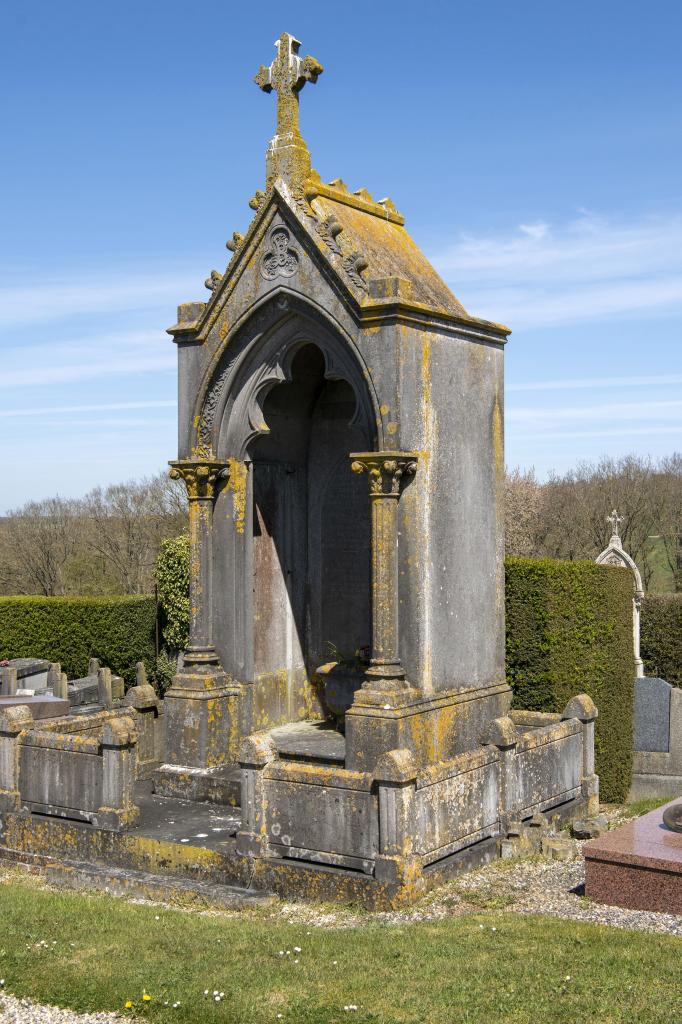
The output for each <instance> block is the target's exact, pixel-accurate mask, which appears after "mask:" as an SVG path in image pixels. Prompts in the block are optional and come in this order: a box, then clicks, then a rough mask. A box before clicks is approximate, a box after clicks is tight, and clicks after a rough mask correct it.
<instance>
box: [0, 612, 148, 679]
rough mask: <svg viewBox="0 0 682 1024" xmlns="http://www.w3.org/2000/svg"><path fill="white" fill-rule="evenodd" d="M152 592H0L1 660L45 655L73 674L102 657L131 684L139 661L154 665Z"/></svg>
mask: <svg viewBox="0 0 682 1024" xmlns="http://www.w3.org/2000/svg"><path fill="white" fill-rule="evenodd" d="M155 628H156V602H155V600H154V598H153V597H0V660H1V659H4V658H47V659H48V660H49V661H59V662H61V666H62V671H64V672H66V674H67V675H68V677H69V679H75V678H78V677H80V676H84V675H85V674H86V672H87V668H88V659H89V658H99V660H100V661H101V663H102V664H103V665H107V666H108V667H109V668H111V669H112V671H113V672H115V673H117V674H118V675H121V676H123V678H124V679H125V681H126V682H127V683H129V684H131V683H134V681H135V663H136V662H137V661H144V663H145V665H146V667H147V671H148V672H153V669H154V665H155V661H156V658H155Z"/></svg>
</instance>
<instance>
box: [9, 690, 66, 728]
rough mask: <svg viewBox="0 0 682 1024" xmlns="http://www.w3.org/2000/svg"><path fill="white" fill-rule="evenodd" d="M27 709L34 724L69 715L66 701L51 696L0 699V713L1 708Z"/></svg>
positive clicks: (47, 694)
mask: <svg viewBox="0 0 682 1024" xmlns="http://www.w3.org/2000/svg"><path fill="white" fill-rule="evenodd" d="M16 707H28V708H30V709H31V715H32V716H33V720H34V721H36V722H39V721H42V720H43V719H45V718H61V716H62V715H68V714H69V702H68V700H61V699H60V698H59V697H53V696H52V695H51V694H49V693H46V694H41V695H40V696H36V697H0V711H2V709H3V708H16Z"/></svg>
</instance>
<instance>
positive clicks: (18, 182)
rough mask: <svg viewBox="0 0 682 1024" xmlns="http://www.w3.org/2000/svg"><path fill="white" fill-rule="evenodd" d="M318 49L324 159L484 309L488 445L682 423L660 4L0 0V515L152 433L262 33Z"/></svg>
mask: <svg viewBox="0 0 682 1024" xmlns="http://www.w3.org/2000/svg"><path fill="white" fill-rule="evenodd" d="M284 30H286V31H289V32H292V33H294V34H295V35H297V36H298V38H299V39H301V40H302V43H303V46H302V52H303V53H311V54H313V56H315V57H317V58H318V60H320V61H321V62H322V64H323V65H324V66H325V72H324V74H323V75H322V76H321V78H320V79H319V81H318V83H317V85H316V86H314V87H310V86H309V87H307V88H306V89H305V91H304V93H303V96H302V115H301V124H302V130H303V134H304V136H305V138H306V140H307V142H308V144H309V146H310V148H311V151H312V154H313V162H314V166H315V167H316V168H317V169H318V170H319V171H320V173H321V174H322V176H323V178H324V179H325V180H331V179H332V178H335V177H343V178H344V180H345V181H346V182H348V184H349V185H350V186H351V187H352V188H359V187H361V186H364V187H366V188H368V189H369V190H370V191H371V192H372V193H373V194H374V195H376V196H384V195H390V196H391V197H392V198H393V200H394V201H395V203H396V205H397V206H398V208H399V209H400V210H401V211H402V212H404V213H405V214H406V217H407V227H408V229H409V230H410V231H411V233H412V235H413V236H414V238H415V239H416V240H417V242H418V243H419V244H420V245H421V246H422V247H423V248H424V250H425V251H426V253H427V255H428V256H429V257H430V258H431V259H432V261H433V262H434V264H435V266H436V267H437V268H438V269H439V271H440V272H441V274H442V275H443V277H444V278H445V279H446V280H447V281H448V283H449V284H450V285H451V287H452V288H453V290H454V291H455V293H456V294H457V296H458V297H459V298H460V300H461V301H462V302H463V303H464V305H465V306H466V308H467V309H469V310H470V311H471V312H473V313H476V314H479V315H481V316H485V317H489V318H492V319H495V320H499V321H502V322H504V323H507V324H509V325H510V326H511V327H512V329H513V332H514V333H513V335H512V338H511V340H510V343H509V345H508V347H507V369H506V373H507V412H506V428H507V462H508V464H509V465H517V464H518V465H521V466H523V467H531V466H533V467H535V469H536V471H537V472H538V475H539V476H540V477H543V476H544V475H545V474H546V473H547V472H548V471H549V470H551V469H552V468H554V469H557V470H563V469H566V468H569V467H570V466H572V465H574V464H575V463H576V462H577V461H578V460H580V459H596V458H598V457H599V456H600V455H602V454H613V455H618V454H623V453H626V452H636V453H639V454H648V453H650V454H652V455H654V456H658V455H662V454H666V453H668V452H671V451H674V450H679V449H680V448H681V447H682V388H681V387H680V385H681V384H682V355H681V354H680V353H681V342H682V197H681V194H680V184H681V182H682V167H681V165H682V160H681V157H682V62H681V61H680V58H679V39H680V37H681V34H682V5H680V4H679V3H678V2H677V0H669V2H659V0H653V2H651V3H649V4H648V5H646V8H642V6H641V3H637V4H635V3H632V2H629V0H619V2H617V3H616V2H612V0H599V3H594V2H591V3H586V2H583V0H573V2H571V3H569V2H567V0H565V2H564V0H558V2H555V3H547V2H543V3H540V2H537V3H535V2H526V0H519V2H517V3H515V4H510V3H508V2H507V3H500V2H490V3H483V2H478V3H470V2H461V3H458V4H451V3H442V4H441V3H435V2H433V0H422V2H421V3H419V4H414V3H404V2H402V0H393V2H387V0H379V2H375V3H372V4H370V3H366V2H365V3H362V4H361V3H356V2H354V0H349V2H348V0H347V2H346V3H344V4H343V5H339V4H320V3H319V2H317V3H294V2H291V3H288V4H282V3H273V2H271V0H261V2H260V3H259V4H258V5H253V6H246V5H237V4H236V3H232V4H231V3H227V2H225V0H223V2H222V3H216V4H212V5H208V6H206V5H205V4H196V3H190V2H189V0H185V2H176V0H164V2H163V3H161V2H150V0H148V2H140V0H137V2H135V3H132V2H129V0H117V2H116V3H115V4H104V3H92V2H91V0H90V2H80V0H79V2H76V0H60V2H59V3H54V2H53V0H50V2H47V0H33V2H32V3H31V4H19V3H16V2H14V3H12V2H8V3H5V4H3V5H2V6H1V8H0V80H1V81H0V86H1V88H2V95H3V97H5V104H4V109H3V122H4V142H5V147H4V154H3V159H2V164H1V170H0V180H1V183H2V187H1V188H0V225H1V230H0V353H1V368H2V376H1V379H2V383H3V397H2V400H1V401H0V445H1V450H2V454H3V470H4V472H3V475H2V481H3V483H2V488H1V491H0V511H3V510H5V509H6V508H9V507H13V506H16V505H18V504H20V503H21V502H23V501H25V500H27V499H29V498H38V497H42V496H47V495H50V494H54V493H57V492H59V493H61V494H64V495H77V494H80V493H83V492H85V491H86V490H88V489H89V488H90V487H92V486H94V485H96V484H106V483H109V482H114V481H118V480H123V479H127V478H130V477H136V476H138V477H139V476H142V475H144V474H150V473H154V472H157V471H158V470H159V469H161V468H162V467H163V466H164V465H165V462H166V460H167V459H169V458H173V456H174V454H175V447H176V438H175V431H176V426H175V387H176V382H175V351H174V347H173V344H172V342H171V340H170V338H169V337H168V335H166V334H165V333H164V329H165V328H166V327H167V326H168V325H170V324H171V323H173V322H174V320H175V307H176V305H177V304H178V303H179V302H184V301H189V300H191V299H198V298H205V297H206V294H207V293H206V292H205V291H204V288H203V281H204V278H205V277H206V276H207V274H208V272H209V271H210V270H211V269H212V268H214V267H215V268H217V269H221V270H222V269H223V268H224V266H225V263H226V262H227V256H228V253H227V252H226V251H225V248H224V243H225V240H226V239H227V238H229V237H230V236H231V234H232V232H233V231H234V230H240V231H243V230H244V229H245V227H246V226H247V224H248V222H249V219H250V216H251V211H250V210H249V209H248V206H247V202H248V199H249V197H250V196H251V195H252V194H253V192H254V190H255V189H256V188H257V187H262V184H263V177H264V151H265V146H266V144H267V141H268V139H269V138H270V136H271V135H272V134H273V130H274V118H275V100H274V97H272V96H265V95H264V94H263V93H261V92H260V91H259V90H258V89H257V87H256V86H255V85H254V84H253V83H252V81H251V80H252V77H253V75H254V74H255V72H256V71H257V69H258V65H259V64H260V63H269V62H270V61H271V60H272V58H273V56H274V52H275V51H274V47H273V41H274V39H275V38H276V37H277V36H278V35H279V33H280V32H281V31H284Z"/></svg>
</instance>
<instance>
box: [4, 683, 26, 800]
mask: <svg viewBox="0 0 682 1024" xmlns="http://www.w3.org/2000/svg"><path fill="white" fill-rule="evenodd" d="M14 671H15V672H16V669H15V670H14ZM32 725H33V715H32V714H31V709H30V708H29V707H27V706H25V705H23V704H20V705H19V706H15V707H9V708H4V709H3V710H2V711H0V811H18V810H19V809H20V807H21V795H20V793H19V737H20V735H21V733H22V732H23V731H24V729H30V728H31V726H32Z"/></svg>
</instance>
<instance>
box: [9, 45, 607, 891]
mask: <svg viewBox="0 0 682 1024" xmlns="http://www.w3.org/2000/svg"><path fill="white" fill-rule="evenodd" d="M276 47H277V56H276V58H275V60H274V61H273V63H272V65H271V66H270V67H261V69H260V71H259V72H258V75H257V76H256V83H257V84H258V85H259V86H260V88H261V89H263V90H264V91H265V92H275V93H276V96H277V131H276V134H275V136H274V138H273V139H272V141H271V142H270V145H269V147H268V150H267V156H266V179H265V191H257V192H256V193H255V195H254V197H253V198H252V199H251V201H250V204H249V205H250V206H251V208H252V210H253V211H254V216H253V219H252V221H251V224H250V226H249V228H248V230H247V232H246V234H245V235H243V236H242V235H240V234H238V233H235V234H234V235H233V236H232V239H231V240H230V242H228V248H229V249H231V250H232V253H233V255H232V258H231V260H230V262H229V264H228V267H227V269H226V271H225V273H224V274H220V273H218V272H217V271H213V272H212V273H211V275H210V277H209V278H208V280H207V282H206V285H207V287H208V288H209V290H210V293H211V294H210V297H209V300H208V302H191V303H187V304H185V305H181V306H180V307H179V311H178V322H177V324H176V325H175V326H174V327H172V328H171V329H170V333H171V334H172V335H173V338H174V341H175V342H176V344H177V350H178V366H179V452H178V459H177V460H176V461H174V462H173V463H172V464H171V466H172V469H171V473H172V474H173V475H174V476H175V477H177V478H181V479H182V480H183V481H184V482H185V484H186V486H187V493H188V496H189V508H190V641H189V646H188V649H187V650H186V652H185V653H184V656H183V659H182V664H181V668H180V670H179V671H178V673H177V675H176V676H175V678H174V680H173V683H172V686H171V687H170V689H169V690H168V692H167V694H166V696H165V699H164V701H163V708H161V707H159V702H157V701H156V700H155V699H154V693H153V691H152V690H151V688H150V687H149V686H147V685H146V683H145V681H144V680H142V683H141V684H140V685H138V686H137V687H134V688H133V690H131V691H129V693H128V695H127V696H126V706H125V708H124V709H122V710H119V709H118V708H108V707H107V709H106V710H104V711H101V712H100V713H99V715H92V714H88V713H86V714H81V715H80V716H79V717H78V719H77V721H75V722H74V721H73V720H72V718H68V717H66V718H60V719H54V720H53V721H51V722H50V723H49V727H48V726H45V727H43V728H42V730H41V731H39V733H36V732H35V726H34V724H33V722H32V719H31V713H30V710H29V709H28V708H22V707H19V708H12V709H10V711H7V712H6V713H1V712H0V811H1V812H2V818H3V821H2V823H0V824H1V826H2V828H1V829H0V837H1V838H0V856H5V855H7V856H12V857H16V856H17V854H21V855H22V856H23V857H34V858H39V859H40V863H45V862H46V858H48V859H50V858H51V859H52V861H54V859H55V857H57V856H61V858H62V859H63V860H64V859H65V860H67V861H77V862H78V865H79V866H78V867H74V868H73V872H72V874H73V873H74V872H75V873H76V874H78V873H79V872H80V873H82V871H83V870H84V869H83V867H82V865H83V864H84V863H87V864H89V865H93V864H96V865H97V868H96V871H95V868H94V867H93V868H92V870H91V873H90V875H89V876H88V877H89V878H94V877H95V875H97V877H100V876H101V875H102V872H103V871H104V870H105V868H106V869H107V870H110V872H113V871H118V870H126V871H129V870H135V871H138V872H140V874H139V877H138V879H137V884H138V885H139V886H140V887H142V888H143V889H144V891H145V892H148V891H151V890H150V886H152V888H153V886H156V890H154V891H162V892H163V891H164V885H163V884H161V885H160V886H159V885H158V884H157V883H156V882H153V880H152V881H150V878H149V873H150V872H152V873H154V872H156V873H158V874H165V875H169V874H177V875H179V876H181V878H182V879H185V880H186V879H187V878H190V879H192V882H195V881H196V880H204V881H206V882H210V883H211V884H214V883H216V882H218V883H220V885H223V886H224V885H225V883H234V884H237V885H240V886H244V885H249V886H251V887H252V888H254V889H258V890H270V891H276V892H280V893H284V894H304V895H305V894H308V895H315V896H322V897H325V898H335V899H345V898H354V899H362V900H364V901H365V902H367V903H368V904H372V905H382V904H383V905H386V904H395V903H396V902H399V901H404V900H408V899H411V898H413V897H414V896H415V895H417V894H418V893H420V892H423V891H424V889H425V888H426V887H427V886H429V885H433V884H435V883H437V882H438V881H439V880H441V879H443V878H446V877H448V875H449V874H450V873H451V872H454V871H457V870H460V869H461V868H462V867H464V866H467V865H472V864H480V863H482V862H483V861H485V860H487V859H490V858H492V857H494V856H497V855H499V854H500V853H502V852H504V851H509V849H513V848H514V842H515V840H516V839H518V840H519V841H523V840H524V838H527V837H525V830H526V828H527V826H528V823H529V822H531V823H532V827H533V828H534V830H535V834H539V833H538V826H539V825H541V824H542V822H541V818H540V817H539V816H541V815H542V814H544V813H546V814H547V815H548V816H554V815H556V816H558V817H564V818H565V817H569V816H570V815H572V814H574V813H575V814H577V813H580V814H581V815H583V816H584V815H586V814H587V815H591V814H594V813H596V810H597V806H598V779H597V776H596V775H595V772H594V721H595V718H596V714H597V712H596V709H595V707H594V705H593V704H592V702H591V700H590V699H589V697H585V696H584V695H583V696H578V697H575V698H573V699H572V700H571V701H570V702H569V704H568V705H567V707H566V708H565V709H563V710H561V709H557V713H556V714H544V713H538V712H524V711H517V710H513V711H512V710H511V692H510V688H509V686H508V685H507V682H506V679H505V662H504V641H505V638H504V564H503V559H504V536H503V509H502V499H503V493H504V444H503V359H504V345H505V342H506V337H507V333H508V331H507V329H506V328H505V327H502V326H500V325H499V324H496V323H491V322H488V321H485V320H481V319H478V318H476V317H473V316H471V315H470V314H469V313H467V312H466V310H465V309H464V307H463V306H462V305H461V303H460V302H459V301H458V299H456V298H455V296H454V295H453V294H452V292H451V291H450V290H449V288H448V287H447V286H446V285H445V283H444V282H443V281H442V280H441V278H440V277H439V276H438V274H437V273H436V271H435V270H434V269H433V267H432V266H431V265H430V263H429V262H428V261H427V259H426V258H425V256H424V255H423V254H422V252H421V251H420V250H419V248H418V247H417V246H416V245H415V243H414V242H413V241H412V239H411V238H410V236H409V235H408V233H407V232H406V230H405V227H404V218H403V217H402V215H401V214H400V213H398V211H397V209H396V207H395V206H394V205H393V203H392V202H391V200H390V199H382V200H379V201H375V200H374V199H373V198H372V196H371V195H370V194H369V192H367V191H366V190H365V189H359V190H357V191H350V190H349V189H348V188H347V187H346V185H345V184H344V183H343V181H341V180H340V179H336V180H334V181H332V182H329V183H325V182H323V181H322V180H321V178H320V176H319V174H317V173H316V172H315V171H314V170H313V169H312V166H311V159H310V155H309V152H308V149H307V147H306V144H305V142H304V141H303V138H302V137H301V134H300V131H299V123H298V116H299V93H300V91H301V89H302V88H303V86H304V85H305V83H306V82H315V81H316V80H317V78H318V77H319V75H320V74H321V73H322V67H321V66H320V64H318V62H317V61H316V60H314V59H313V58H312V57H305V58H302V57H301V56H299V52H298V51H299V43H298V42H297V41H296V40H295V39H294V38H293V37H292V36H290V35H287V34H286V33H285V34H283V35H282V36H281V37H280V39H279V40H278V41H277V43H276ZM3 714H4V717H3ZM72 717H73V716H72ZM159 736H163V737H165V742H164V744H163V749H160V747H161V744H160V742H159ZM36 765H38V766H42V767H40V773H38V770H37V768H36ZM54 765H58V766H59V771H56V770H52V769H53V766H54ZM83 773H90V774H89V775H87V779H89V780H90V781H89V782H88V781H87V779H86V776H85V775H84V774H83ZM38 777H40V778H41V779H42V780H43V781H44V782H45V786H46V787H47V789H46V793H47V796H45V795H44V794H43V793H42V790H41V792H40V793H35V792H33V790H32V789H31V780H32V779H35V778H38ZM150 777H152V778H153V786H154V793H153V794H152V792H151V783H150ZM64 779H68V780H70V781H69V785H68V786H66V783H63V782H62V781H60V780H64ZM84 779H85V780H86V781H83V780H84ZM145 786H146V787H147V788H146V789H145ZM34 788H35V787H34ZM67 790H68V791H67ZM236 805H239V807H240V809H239V810H236ZM36 812H40V814H41V815H42V817H37V816H36ZM221 815H222V817H221ZM62 819H64V820H62ZM66 819H70V820H66ZM76 819H77V821H76ZM74 821H75V822H76V823H74ZM216 822H217V823H216ZM543 827H546V823H545V826H543ZM181 843H182V844H184V845H180V844H181ZM521 845H523V843H522V842H521ZM55 870H56V868H55ZM88 870H90V868H89V869H88ZM93 872H94V874H93ZM107 877H108V879H109V880H108V882H107V884H117V885H118V884H128V883H127V882H125V883H123V882H121V879H120V878H118V877H116V878H113V876H112V877H111V878H109V876H107ZM112 879H113V880H112ZM213 895H215V894H213Z"/></svg>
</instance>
